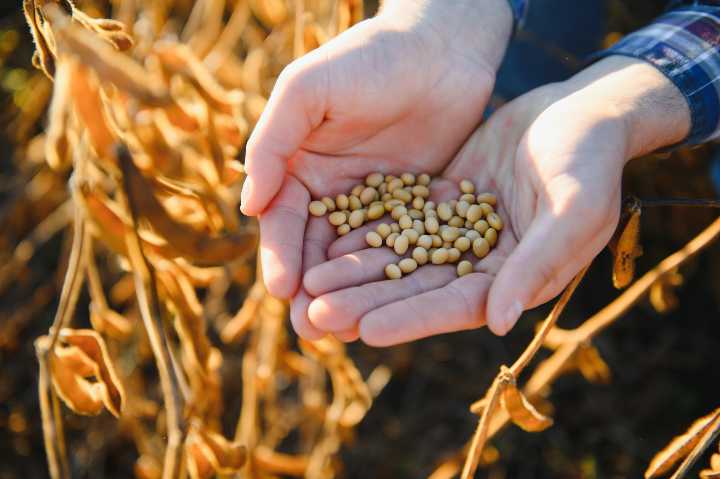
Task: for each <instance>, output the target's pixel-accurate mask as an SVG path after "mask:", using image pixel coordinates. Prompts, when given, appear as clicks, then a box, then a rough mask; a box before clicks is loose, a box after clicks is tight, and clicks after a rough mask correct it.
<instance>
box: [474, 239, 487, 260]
mask: <svg viewBox="0 0 720 479" xmlns="http://www.w3.org/2000/svg"><path fill="white" fill-rule="evenodd" d="M472 248H473V253H475V256H477V257H478V258H480V259H482V258H484V257H485V256H487V254H488V253H489V252H490V243H488V242H487V240H486V239H485V238H478V239H476V240H475V241H473V244H472Z"/></svg>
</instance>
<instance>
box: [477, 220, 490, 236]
mask: <svg viewBox="0 0 720 479" xmlns="http://www.w3.org/2000/svg"><path fill="white" fill-rule="evenodd" d="M473 228H474V229H475V231H477V232H478V233H480V234H481V235H484V234H485V232H486V231H487V230H488V228H490V225H489V224H488V222H487V221H485V220H479V221H477V222H475V224H474V225H473Z"/></svg>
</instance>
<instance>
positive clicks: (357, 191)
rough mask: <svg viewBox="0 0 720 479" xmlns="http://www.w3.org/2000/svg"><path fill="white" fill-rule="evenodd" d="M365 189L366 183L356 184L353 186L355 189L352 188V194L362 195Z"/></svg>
mask: <svg viewBox="0 0 720 479" xmlns="http://www.w3.org/2000/svg"><path fill="white" fill-rule="evenodd" d="M364 189H365V185H355V186H353V189H352V190H351V192H350V194H351V195H353V196H357V197H359V196H360V193H362V190H364Z"/></svg>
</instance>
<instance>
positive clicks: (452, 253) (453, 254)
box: [447, 247, 462, 263]
mask: <svg viewBox="0 0 720 479" xmlns="http://www.w3.org/2000/svg"><path fill="white" fill-rule="evenodd" d="M447 252H448V263H456V262H457V260H459V259H460V256H462V253H461V252H460V250H459V249H457V248H452V247H451V248H448V250H447Z"/></svg>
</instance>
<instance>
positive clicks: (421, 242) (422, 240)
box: [417, 235, 432, 249]
mask: <svg viewBox="0 0 720 479" xmlns="http://www.w3.org/2000/svg"><path fill="white" fill-rule="evenodd" d="M417 245H418V246H420V247H422V248H425V249H430V248H431V247H432V237H431V236H430V235H422V236H420V237H419V238H418V240H417Z"/></svg>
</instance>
